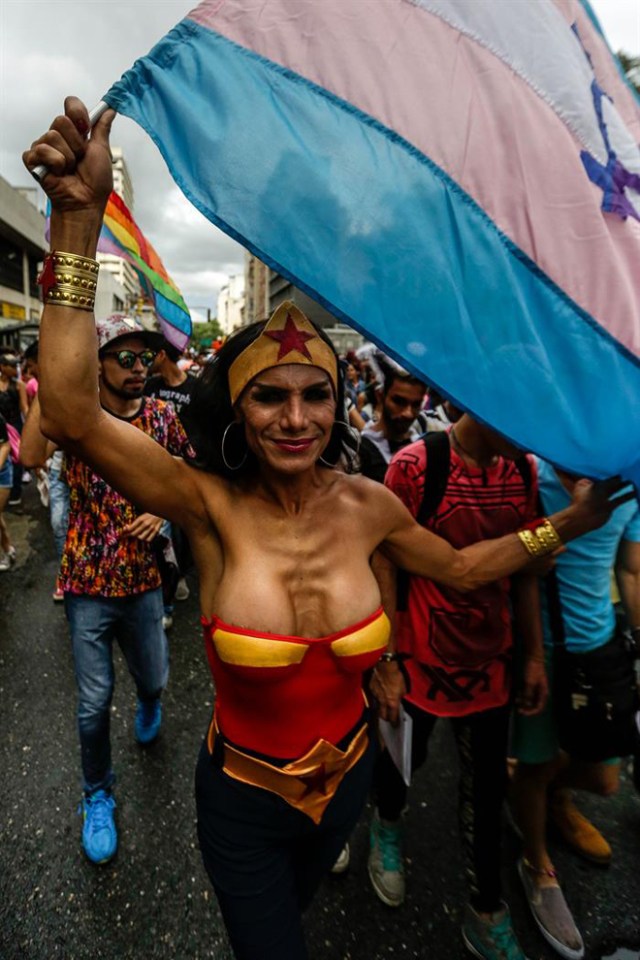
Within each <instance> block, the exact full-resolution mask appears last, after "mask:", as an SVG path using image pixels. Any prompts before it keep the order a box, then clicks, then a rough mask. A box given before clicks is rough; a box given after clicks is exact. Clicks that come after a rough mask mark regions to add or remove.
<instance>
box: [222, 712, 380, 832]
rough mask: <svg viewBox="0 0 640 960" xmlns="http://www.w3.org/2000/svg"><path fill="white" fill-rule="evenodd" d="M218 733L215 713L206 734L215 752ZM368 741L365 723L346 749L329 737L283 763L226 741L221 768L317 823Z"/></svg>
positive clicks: (361, 754)
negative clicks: (284, 764) (277, 763)
mask: <svg viewBox="0 0 640 960" xmlns="http://www.w3.org/2000/svg"><path fill="white" fill-rule="evenodd" d="M216 736H220V731H219V730H218V724H217V721H216V717H215V715H214V717H213V720H212V722H211V727H210V729H209V736H208V738H207V740H208V745H209V752H210V753H212V752H213V745H214V741H215V737H216ZM368 744H369V735H368V732H367V724H366V723H365V724H363V726H362V727H360V729H359V730H358V732H357V733H356V734H355V736H354V737H353V739H352V740H351V743H350V744H349V746H348V747H347V749H346V750H344V751H343V750H339V749H338V747H335V746H334V745H333V744H332V743H329V742H328V741H327V740H318V742H317V743H316V744H315V745H314V746H313V747H312V749H311V750H309V752H308V753H305V755H304V756H303V757H300V759H299V760H293V761H292V762H291V763H287V764H286V766H284V767H274V766H273V765H272V764H270V763H267V762H266V761H265V760H258V759H257V757H252V756H250V755H249V754H247V753H243V752H242V751H241V750H238V749H237V748H236V747H232V746H231V745H230V744H228V743H226V742H225V743H224V763H223V765H222V769H223V770H224V772H225V773H226V774H227V775H228V776H229V777H233V779H234V780H239V781H240V782H241V783H248V784H250V785H251V786H253V787H261V788H262V789H263V790H269V791H270V792H271V793H275V794H277V795H278V796H279V797H282V799H283V800H284V801H285V802H286V803H288V804H289V805H290V806H292V807H295V808H296V810H300V811H301V812H302V813H304V814H306V815H307V816H308V817H310V818H311V820H313V822H314V823H316V824H317V823H320V820H321V819H322V815H323V813H324V811H325V810H326V808H327V806H328V805H329V803H330V802H331V800H332V798H333V797H334V795H335V793H336V790H337V789H338V787H339V786H340V784H341V782H342V779H343V777H344V776H345V774H347V773H348V772H349V770H351V768H352V767H354V766H355V765H356V763H357V762H358V760H360V758H361V757H362V756H363V754H364V752H365V750H366V749H367V746H368Z"/></svg>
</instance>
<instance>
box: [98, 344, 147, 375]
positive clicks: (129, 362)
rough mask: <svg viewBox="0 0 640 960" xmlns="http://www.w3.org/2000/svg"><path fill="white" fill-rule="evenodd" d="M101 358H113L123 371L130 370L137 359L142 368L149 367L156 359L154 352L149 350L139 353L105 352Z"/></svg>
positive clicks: (127, 351)
mask: <svg viewBox="0 0 640 960" xmlns="http://www.w3.org/2000/svg"><path fill="white" fill-rule="evenodd" d="M102 356H103V357H115V358H116V360H117V361H118V363H119V364H120V366H121V367H124V369H125V370H131V368H132V367H133V365H134V363H135V362H136V360H137V359H138V358H139V359H140V363H141V364H142V366H143V367H150V366H151V364H152V363H153V361H154V360H155V358H156V352H155V350H150V349H149V348H147V349H146V350H140V352H139V353H136V351H135V350H105V352H104V353H103V354H102Z"/></svg>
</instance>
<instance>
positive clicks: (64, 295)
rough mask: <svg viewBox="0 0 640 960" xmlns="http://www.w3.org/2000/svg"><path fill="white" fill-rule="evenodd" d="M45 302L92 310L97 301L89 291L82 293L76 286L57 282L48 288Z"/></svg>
mask: <svg viewBox="0 0 640 960" xmlns="http://www.w3.org/2000/svg"><path fill="white" fill-rule="evenodd" d="M44 302H45V303H46V304H49V305H51V306H57V307H75V308H77V309H79V310H89V311H92V310H93V308H94V305H95V302H96V301H95V297H94V296H92V295H91V294H89V293H80V292H78V290H77V289H76V288H74V287H64V286H58V285H57V284H56V285H55V286H53V287H51V288H50V289H49V290H48V292H47V295H46V297H45V301H44Z"/></svg>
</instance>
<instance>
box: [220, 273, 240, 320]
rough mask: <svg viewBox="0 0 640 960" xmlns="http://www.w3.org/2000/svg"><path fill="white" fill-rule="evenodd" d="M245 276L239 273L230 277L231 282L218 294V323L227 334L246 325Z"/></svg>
mask: <svg viewBox="0 0 640 960" xmlns="http://www.w3.org/2000/svg"><path fill="white" fill-rule="evenodd" d="M244 315H245V277H244V275H243V274H241V273H238V274H235V275H234V276H231V277H229V282H228V283H227V284H225V286H224V287H222V288H221V290H220V293H219V294H218V323H219V324H220V326H221V328H222V332H223V333H225V334H229V333H233V331H234V330H237V329H238V327H242V326H244V323H245V319H244Z"/></svg>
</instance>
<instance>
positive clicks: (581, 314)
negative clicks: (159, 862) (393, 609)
mask: <svg viewBox="0 0 640 960" xmlns="http://www.w3.org/2000/svg"><path fill="white" fill-rule="evenodd" d="M105 99H106V100H107V101H108V102H109V104H110V105H111V106H113V107H114V108H115V109H116V110H118V111H119V112H120V113H123V114H126V115H127V116H129V117H132V118H133V119H134V120H136V121H137V122H138V123H139V124H141V125H142V126H143V127H144V129H145V130H147V132H148V133H149V135H150V136H151V137H153V139H154V140H155V142H156V143H157V145H158V147H159V149H160V150H161V152H162V154H163V156H164V158H165V160H166V162H167V164H168V166H169V168H170V170H171V172H172V174H173V176H174V178H175V180H176V181H177V183H178V184H179V185H180V187H181V188H182V190H183V191H184V192H185V194H186V195H187V196H188V197H189V199H190V200H191V201H192V202H193V203H194V204H195V206H196V207H198V209H199V210H201V211H202V212H203V213H204V214H205V215H206V216H207V217H209V219H210V220H212V221H213V222H214V223H216V224H217V225H218V226H220V227H221V228H222V229H223V230H225V231H226V232H227V233H229V234H230V235H231V236H233V237H235V238H236V239H238V240H239V241H240V242H241V243H243V244H244V245H245V246H247V247H248V248H249V249H250V250H252V251H253V252H254V253H256V254H257V255H258V256H259V257H260V258H261V259H262V260H264V261H265V262H267V263H268V264H270V265H271V266H273V267H274V268H275V269H276V270H278V271H279V272H281V273H282V274H284V275H285V276H287V277H289V278H290V279H291V280H293V281H294V282H295V283H296V284H297V285H298V286H299V287H301V288H302V289H304V290H305V291H307V292H308V293H309V294H311V296H313V297H314V298H315V299H317V300H319V301H320V302H322V303H323V304H324V305H325V306H326V307H327V308H328V309H329V310H330V311H331V312H332V313H334V314H335V315H337V316H338V317H341V318H343V319H344V320H345V321H346V322H348V323H350V324H352V325H354V326H356V327H357V328H359V329H360V330H362V331H363V332H364V333H365V334H367V335H368V336H369V337H370V338H372V339H374V340H375V341H377V342H378V343H379V344H381V345H382V346H383V347H384V348H385V349H386V350H387V351H388V352H390V353H391V354H393V355H394V356H395V357H396V358H397V359H398V360H399V361H400V362H402V363H403V364H404V365H405V366H407V367H409V368H410V369H412V370H413V371H414V372H416V373H418V374H421V375H423V376H424V377H425V378H426V379H427V380H428V381H429V382H430V383H432V384H434V385H435V386H436V387H438V388H440V389H441V390H442V391H443V392H444V393H446V394H447V395H448V396H449V397H451V398H452V399H453V400H454V402H456V403H457V404H459V405H461V406H463V407H465V408H466V409H468V410H469V411H471V412H472V413H473V414H474V415H475V416H476V417H478V418H479V419H481V420H483V421H485V422H487V423H489V424H491V425H492V426H493V427H495V428H497V429H498V430H500V431H501V432H502V433H503V434H505V435H506V436H507V437H509V438H511V439H512V440H516V441H517V442H518V443H519V444H521V445H522V446H523V447H524V448H525V449H528V450H533V451H536V452H537V453H539V454H541V455H542V456H544V457H545V458H547V459H549V460H551V461H553V462H555V463H556V464H558V465H560V466H563V467H565V468H566V469H569V470H571V471H574V472H576V473H580V474H584V475H589V476H593V477H602V476H606V475H609V474H613V473H621V474H622V475H623V476H625V477H627V478H631V479H633V481H634V482H635V483H636V485H637V486H638V487H640V404H639V403H638V397H639V396H640V364H639V362H638V358H639V354H640V219H639V218H640V150H639V149H638V141H639V140H640V108H639V106H638V102H637V100H636V99H635V98H634V94H633V93H632V91H631V89H630V88H629V87H627V85H626V84H625V82H624V80H623V78H622V77H621V74H620V72H619V70H618V69H617V67H616V64H615V61H614V59H613V57H612V55H611V53H610V52H609V50H608V48H607V46H606V43H605V41H604V40H603V38H602V36H601V34H600V32H599V29H598V27H597V24H596V23H595V21H594V19H593V16H592V14H591V12H590V10H589V8H588V4H587V3H586V2H585V3H581V2H579V0H518V2H514V0H511V2H509V0H507V2H503V0H207V2H205V3H202V4H200V6H199V7H197V8H196V9H195V10H194V11H193V12H192V13H191V14H189V16H188V17H186V19H184V20H183V21H182V22H181V23H180V24H178V26H177V27H175V29H174V30H172V31H171V32H170V33H169V34H168V35H167V36H166V37H165V38H164V39H163V40H161V41H160V43H159V44H158V45H157V46H156V47H155V48H154V49H153V50H152V51H151V53H150V54H149V55H148V56H147V57H144V58H143V59H141V60H139V61H137V62H136V63H135V64H134V66H133V67H132V69H131V70H130V71H129V72H128V73H126V74H125V75H124V77H123V78H122V79H121V80H120V81H119V82H118V83H117V84H115V86H114V87H113V88H112V89H111V90H110V91H109V93H108V94H107V95H106V97H105Z"/></svg>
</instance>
